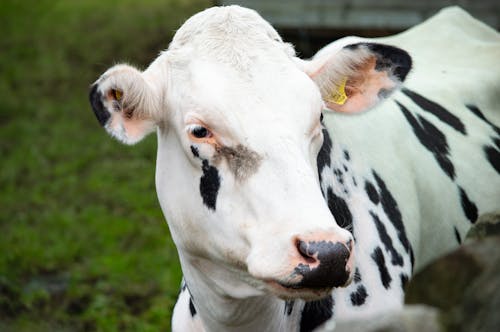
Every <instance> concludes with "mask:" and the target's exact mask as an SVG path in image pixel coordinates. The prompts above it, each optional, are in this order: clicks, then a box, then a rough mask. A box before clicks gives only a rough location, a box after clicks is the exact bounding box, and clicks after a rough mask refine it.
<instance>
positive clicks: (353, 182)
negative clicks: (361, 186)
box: [352, 176, 358, 187]
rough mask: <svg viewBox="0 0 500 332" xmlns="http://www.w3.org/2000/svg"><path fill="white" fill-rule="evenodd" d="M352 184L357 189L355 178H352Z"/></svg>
mask: <svg viewBox="0 0 500 332" xmlns="http://www.w3.org/2000/svg"><path fill="white" fill-rule="evenodd" d="M352 184H353V185H354V186H355V187H357V186H358V181H356V178H355V177H354V176H353V177H352Z"/></svg>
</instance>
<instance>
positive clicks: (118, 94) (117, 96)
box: [113, 90, 123, 101]
mask: <svg viewBox="0 0 500 332" xmlns="http://www.w3.org/2000/svg"><path fill="white" fill-rule="evenodd" d="M113 94H114V96H113V97H115V99H116V100H118V101H120V99H122V96H123V92H122V91H121V90H113Z"/></svg>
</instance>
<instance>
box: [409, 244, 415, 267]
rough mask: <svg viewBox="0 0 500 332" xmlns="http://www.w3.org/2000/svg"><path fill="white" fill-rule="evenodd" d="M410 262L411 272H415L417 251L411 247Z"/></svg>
mask: <svg viewBox="0 0 500 332" xmlns="http://www.w3.org/2000/svg"><path fill="white" fill-rule="evenodd" d="M410 263H411V272H412V273H413V267H414V266H415V253H414V252H413V248H411V247H410Z"/></svg>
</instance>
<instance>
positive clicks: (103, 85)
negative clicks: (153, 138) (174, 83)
mask: <svg viewBox="0 0 500 332" xmlns="http://www.w3.org/2000/svg"><path fill="white" fill-rule="evenodd" d="M89 99H90V104H91V105H92V109H93V111H94V113H95V115H96V117H97V120H99V122H100V123H101V125H102V126H103V127H104V128H105V129H106V131H107V132H108V133H109V134H110V135H111V136H113V137H116V138H117V139H118V140H120V141H121V142H123V143H125V144H135V143H137V142H139V141H140V140H141V139H143V138H144V137H145V136H146V135H147V134H149V133H151V132H153V131H154V130H155V129H156V125H157V120H156V118H157V117H158V114H159V109H160V96H158V95H157V94H155V93H154V92H153V90H152V88H151V86H150V85H149V83H148V82H147V81H146V80H145V79H144V77H143V75H142V73H141V72H140V71H139V70H137V69H135V68H133V67H131V66H129V65H123V64H120V65H116V66H114V67H112V68H110V69H109V70H108V71H106V72H105V73H104V74H103V75H102V76H101V77H100V78H99V79H98V80H97V81H96V82H95V83H94V84H93V85H92V86H91V89H90V95H89Z"/></svg>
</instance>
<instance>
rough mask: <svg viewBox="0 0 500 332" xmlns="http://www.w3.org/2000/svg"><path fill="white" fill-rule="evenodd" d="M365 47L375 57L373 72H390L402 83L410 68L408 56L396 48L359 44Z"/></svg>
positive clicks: (410, 61) (410, 63)
mask: <svg viewBox="0 0 500 332" xmlns="http://www.w3.org/2000/svg"><path fill="white" fill-rule="evenodd" d="M361 44H364V45H366V46H367V47H368V48H369V49H370V50H371V51H372V52H374V53H375V54H376V56H377V60H376V63H375V70H378V71H382V70H383V71H390V75H393V76H396V77H397V78H398V79H399V80H400V81H404V80H405V78H406V75H408V72H409V71H410V69H411V67H412V60H411V57H410V55H409V54H408V53H407V52H406V51H404V50H402V49H400V48H397V47H394V46H389V45H383V44H376V43H361Z"/></svg>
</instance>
